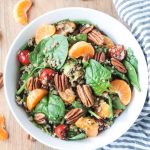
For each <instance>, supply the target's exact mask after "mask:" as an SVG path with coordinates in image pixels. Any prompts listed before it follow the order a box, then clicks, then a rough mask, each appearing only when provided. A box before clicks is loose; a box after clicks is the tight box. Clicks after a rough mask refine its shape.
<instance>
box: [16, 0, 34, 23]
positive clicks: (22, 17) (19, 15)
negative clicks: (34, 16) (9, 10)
mask: <svg viewBox="0 0 150 150" xmlns="http://www.w3.org/2000/svg"><path fill="white" fill-rule="evenodd" d="M31 5H32V1H31V0H20V1H18V2H17V4H16V5H15V7H14V18H15V20H16V21H17V22H19V23H21V24H22V25H25V24H27V23H28V16H27V11H28V10H29V9H30V7H31Z"/></svg>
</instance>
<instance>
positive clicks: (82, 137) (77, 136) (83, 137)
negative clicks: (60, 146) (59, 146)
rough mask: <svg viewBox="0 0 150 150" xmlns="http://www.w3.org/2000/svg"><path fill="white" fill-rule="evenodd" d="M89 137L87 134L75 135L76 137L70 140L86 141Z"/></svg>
mask: <svg viewBox="0 0 150 150" xmlns="http://www.w3.org/2000/svg"><path fill="white" fill-rule="evenodd" d="M86 137H87V136H86V134H85V133H80V134H78V135H75V136H74V137H71V138H69V140H81V139H85V138H86Z"/></svg>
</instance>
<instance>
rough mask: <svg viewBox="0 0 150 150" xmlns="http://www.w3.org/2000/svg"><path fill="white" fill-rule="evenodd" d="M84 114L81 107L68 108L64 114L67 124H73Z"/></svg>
mask: <svg viewBox="0 0 150 150" xmlns="http://www.w3.org/2000/svg"><path fill="white" fill-rule="evenodd" d="M83 115H84V111H83V109H81V108H74V109H72V110H70V111H69V112H68V113H67V114H66V115H65V119H66V123H67V124H73V123H75V122H76V121H77V120H78V119H79V118H80V117H82V116H83Z"/></svg>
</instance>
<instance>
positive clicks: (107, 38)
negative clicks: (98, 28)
mask: <svg viewBox="0 0 150 150" xmlns="http://www.w3.org/2000/svg"><path fill="white" fill-rule="evenodd" d="M103 37H104V44H105V45H106V46H107V47H108V48H111V47H113V46H114V43H113V41H112V40H111V39H110V38H109V37H108V36H105V35H103Z"/></svg>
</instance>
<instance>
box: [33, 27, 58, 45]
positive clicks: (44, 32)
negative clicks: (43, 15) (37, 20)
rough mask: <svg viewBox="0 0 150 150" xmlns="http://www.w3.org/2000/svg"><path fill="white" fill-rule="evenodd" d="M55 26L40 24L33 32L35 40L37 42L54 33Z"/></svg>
mask: <svg viewBox="0 0 150 150" xmlns="http://www.w3.org/2000/svg"><path fill="white" fill-rule="evenodd" d="M55 32H56V28H55V26H54V25H50V24H44V25H41V26H40V27H39V28H38V29H37V31H36V33H35V41H36V43H37V44H38V43H39V42H40V41H41V40H42V39H44V38H46V37H49V36H52V35H54V34H55Z"/></svg>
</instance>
